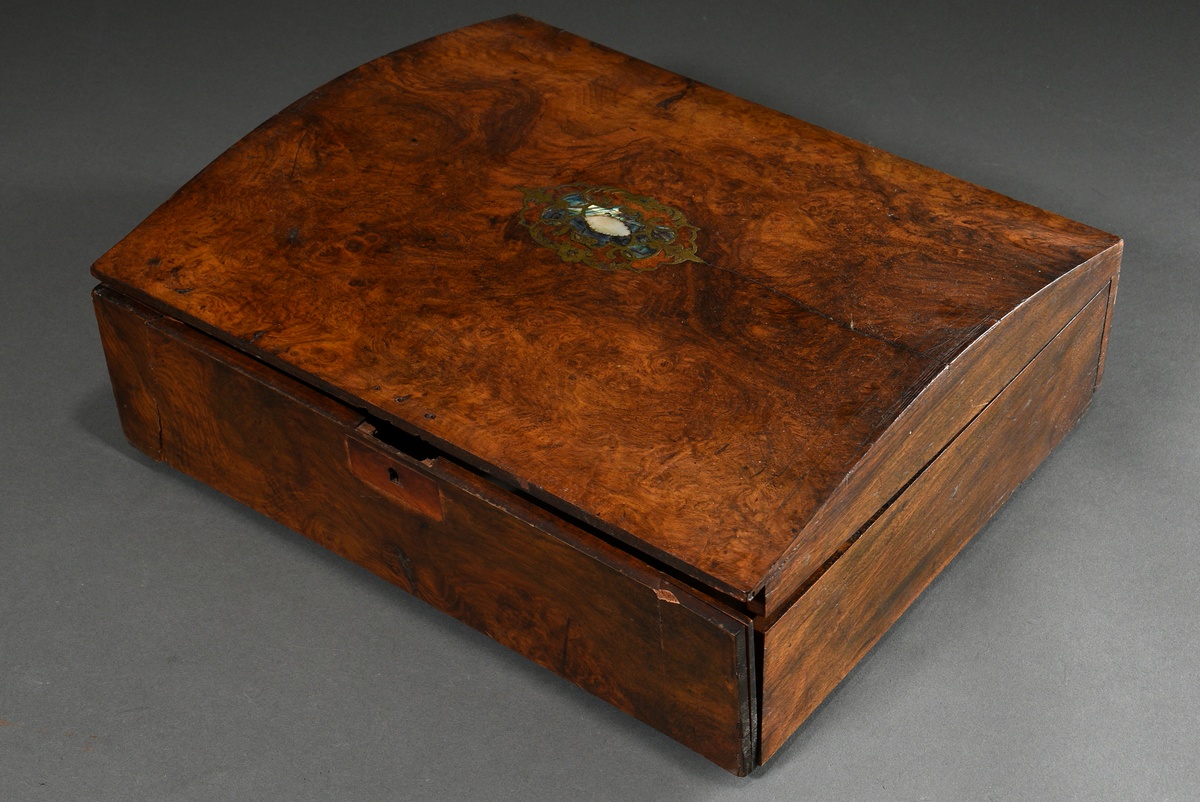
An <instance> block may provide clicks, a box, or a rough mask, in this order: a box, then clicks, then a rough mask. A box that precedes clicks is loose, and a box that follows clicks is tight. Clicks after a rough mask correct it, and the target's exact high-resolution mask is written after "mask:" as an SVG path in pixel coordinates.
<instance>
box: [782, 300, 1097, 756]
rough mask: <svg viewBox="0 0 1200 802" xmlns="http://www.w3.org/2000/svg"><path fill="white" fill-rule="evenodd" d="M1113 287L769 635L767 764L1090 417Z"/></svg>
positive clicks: (898, 500) (1064, 331) (1089, 305)
mask: <svg viewBox="0 0 1200 802" xmlns="http://www.w3.org/2000/svg"><path fill="white" fill-rule="evenodd" d="M1108 302H1109V289H1108V287H1104V288H1102V289H1101V290H1100V291H1099V292H1098V293H1097V294H1096V296H1095V298H1094V299H1092V300H1091V302H1090V303H1088V305H1087V306H1086V307H1085V308H1084V310H1083V311H1082V312H1080V313H1079V315H1078V316H1077V317H1075V319H1074V320H1072V321H1071V323H1070V324H1069V325H1068V326H1067V327H1066V328H1065V329H1064V330H1063V331H1062V333H1060V334H1059V335H1058V336H1057V337H1056V338H1055V339H1054V340H1053V341H1052V342H1051V343H1050V344H1049V345H1048V346H1047V347H1046V348H1045V349H1044V350H1043V351H1042V352H1041V353H1040V354H1038V356H1037V358H1036V359H1034V360H1033V362H1032V363H1031V364H1030V365H1029V366H1028V367H1027V368H1026V369H1025V370H1024V371H1022V372H1021V374H1020V375H1019V376H1018V377H1017V378H1016V379H1015V380H1014V381H1013V382H1012V383H1011V384H1010V385H1009V386H1008V387H1007V388H1005V389H1004V391H1003V392H1002V393H1001V394H1000V395H999V397H998V398H997V399H996V400H995V401H994V402H993V403H991V404H990V405H989V406H988V407H987V409H986V410H984V412H983V413H982V414H980V415H979V417H978V418H976V419H975V421H973V422H972V423H971V425H970V426H968V427H967V429H966V430H965V431H964V432H963V433H962V434H961V435H959V437H958V438H956V439H955V441H954V442H953V443H951V444H950V446H949V447H948V448H947V449H946V450H945V452H944V453H943V454H941V455H940V456H939V457H938V459H937V460H936V461H935V462H934V463H933V464H932V465H931V466H930V467H929V468H928V469H927V470H926V471H924V472H923V473H922V474H921V475H920V476H919V477H918V478H917V479H916V480H915V481H914V482H913V483H912V484H911V485H910V486H909V487H908V488H907V489H906V490H905V491H904V493H903V494H902V495H901V496H900V497H899V498H898V499H897V500H896V501H895V502H894V503H893V504H891V506H889V507H888V508H887V509H886V510H884V511H883V513H882V515H880V516H879V518H878V519H877V520H876V521H875V522H874V523H873V524H872V525H871V526H870V527H869V528H868V529H867V530H866V531H865V532H864V533H863V534H862V536H861V537H859V538H858V540H857V541H855V542H854V543H853V545H851V546H850V548H849V549H848V550H847V551H846V553H845V554H844V555H842V556H841V558H839V559H838V560H837V561H836V562H835V563H834V564H833V565H832V567H830V568H829V570H828V571H826V572H825V574H824V575H822V576H821V577H820V578H819V579H818V580H817V581H816V583H815V584H813V585H812V587H811V588H809V589H808V590H807V591H806V592H805V593H804V594H803V595H802V596H801V597H800V598H799V599H798V600H797V601H796V603H795V604H793V605H792V606H791V607H790V608H788V609H787V610H786V612H784V613H783V614H782V616H781V617H780V618H779V619H778V620H777V621H775V622H774V623H773V624H772V625H771V626H770V627H769V628H768V629H767V630H766V631H765V632H764V633H763V636H762V637H763V655H764V656H763V669H762V670H763V675H762V686H761V687H762V705H763V710H762V743H761V749H762V759H763V760H766V759H768V758H770V757H771V755H773V754H774V753H775V752H776V750H778V749H779V747H780V746H782V745H783V743H784V742H785V741H786V740H787V738H788V736H790V735H791V733H792V732H793V731H794V730H795V729H796V727H798V726H799V725H800V723H801V722H803V720H804V719H805V718H806V717H807V716H808V715H809V713H811V712H812V711H813V710H814V709H815V708H816V706H817V705H818V704H819V703H820V702H821V700H822V699H824V698H825V696H826V695H827V694H828V693H829V692H830V691H832V690H833V688H834V687H835V686H836V685H837V684H838V683H839V682H840V681H841V680H842V678H843V677H844V676H845V675H846V674H847V673H848V672H849V670H850V669H851V668H852V667H853V666H854V664H855V663H857V662H858V661H859V660H860V659H861V658H862V657H863V655H865V654H866V653H867V651H868V650H869V649H870V648H871V646H872V645H873V644H874V643H875V642H876V641H877V640H878V639H879V637H880V636H881V635H882V634H883V633H884V632H885V631H886V630H887V629H888V627H890V626H891V625H892V624H893V623H894V622H895V620H896V619H897V618H898V617H899V616H900V614H901V613H903V612H904V610H905V609H907V608H908V606H909V605H910V604H911V603H912V602H913V600H914V599H916V597H917V595H918V594H919V593H920V592H921V591H922V590H923V589H924V588H925V587H926V586H927V585H928V584H929V582H930V581H932V580H933V578H934V577H935V576H936V575H937V574H938V573H939V572H940V571H941V570H942V568H943V567H944V566H945V565H946V564H947V563H948V562H949V561H950V560H951V559H952V558H953V557H954V555H955V554H957V553H958V551H959V549H960V548H961V547H962V546H963V545H964V544H965V543H966V542H967V541H968V540H969V539H970V538H971V536H972V535H973V534H974V533H975V532H976V531H978V530H979V528H980V527H981V526H982V525H983V524H984V523H985V522H986V521H987V520H988V519H989V518H990V517H991V516H992V514H993V513H994V512H995V511H996V510H997V509H998V508H999V507H1000V505H1001V504H1002V503H1003V502H1004V501H1005V500H1006V499H1007V498H1008V496H1009V495H1010V494H1011V493H1012V491H1013V490H1014V489H1015V488H1016V487H1017V485H1018V484H1020V483H1021V482H1022V481H1024V479H1025V478H1026V477H1027V476H1028V475H1029V474H1030V473H1031V472H1032V471H1033V469H1034V468H1036V467H1037V465H1038V464H1039V463H1040V462H1041V461H1042V460H1043V459H1044V458H1045V457H1046V455H1047V454H1049V453H1050V450H1051V449H1052V448H1053V447H1054V446H1055V445H1056V444H1057V443H1058V442H1059V440H1061V439H1062V437H1063V436H1064V435H1066V433H1067V432H1068V431H1069V430H1070V429H1071V427H1072V426H1073V425H1074V424H1075V422H1076V421H1077V420H1078V419H1079V417H1080V416H1081V415H1082V414H1083V412H1084V410H1085V409H1086V408H1087V405H1088V402H1089V401H1090V400H1091V397H1092V392H1093V389H1094V387H1095V382H1096V378H1097V375H1098V372H1099V363H1100V356H1101V341H1102V338H1103V332H1104V321H1105V318H1106V317H1107V314H1108Z"/></svg>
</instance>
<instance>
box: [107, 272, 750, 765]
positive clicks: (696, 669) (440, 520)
mask: <svg viewBox="0 0 1200 802" xmlns="http://www.w3.org/2000/svg"><path fill="white" fill-rule="evenodd" d="M96 300H97V306H98V308H99V309H100V310H101V314H102V315H103V316H105V317H117V318H120V319H129V316H130V315H134V314H135V313H134V311H133V310H135V309H136V305H135V304H131V302H128V301H127V300H125V299H122V298H121V297H120V296H119V295H116V294H114V293H111V292H109V291H106V290H103V289H101V290H100V291H99V292H98V293H97V299H96ZM137 324H138V326H140V328H141V330H142V331H143V332H144V333H145V335H146V336H145V337H144V338H143V339H142V340H138V341H135V342H134V346H133V347H132V348H130V347H117V346H112V347H109V348H108V349H107V350H108V353H109V354H110V362H112V361H113V360H114V359H116V360H117V364H118V369H115V370H113V371H112V376H113V378H114V381H115V382H117V383H118V384H120V383H122V382H125V381H126V379H125V378H124V377H125V376H127V375H129V376H134V377H135V379H134V381H135V383H138V384H139V387H138V388H135V389H136V391H137V392H138V393H139V394H141V395H143V396H145V395H149V396H153V398H154V400H155V409H156V410H157V415H158V418H159V420H158V424H157V425H158V428H160V430H161V457H160V458H161V459H163V460H164V461H166V462H168V463H169V464H171V465H173V466H175V467H177V468H179V469H180V470H182V471H184V472H186V473H188V474H191V475H192V476H194V477H196V478H198V479H200V480H201V481H203V482H205V483H207V484H209V485H211V486H213V487H215V488H217V489H219V490H221V491H223V492H225V493H227V494H228V495H230V496H232V497H234V498H236V499H238V500H239V501H242V502H244V503H246V504H248V505H250V506H252V507H254V508H255V509H257V510H259V511H261V512H263V513H265V514H267V515H269V516H271V517H272V518H274V519H276V520H278V521H280V522H282V523H284V524H286V525H288V526H290V527H292V528H293V529H295V530H297V531H299V532H301V533H303V534H305V535H307V536H308V537H310V538H312V539H313V540H315V541H317V542H318V543H321V544H322V545H324V546H326V547H328V548H330V549H332V550H333V551H335V552H337V553H339V554H341V555H342V556H344V557H346V558H347V559H350V560H352V561H354V562H356V563H358V564H360V565H363V566H365V567H366V568H368V569H369V570H371V571H372V572H374V573H375V574H377V575H379V576H381V577H383V578H384V579H387V580H388V581H390V582H392V583H394V584H396V585H398V586H400V587H402V588H404V589H405V590H407V591H409V592H411V593H412V594H414V595H415V596H417V597H419V598H421V599H423V600H424V601H426V602H428V603H429V604H431V605H433V606H434V607H437V608H438V609H440V610H443V611H445V612H447V613H449V614H451V615H453V616H454V617H456V618H458V619H459V620H461V621H464V622H465V623H467V624H469V625H470V626H472V627H474V628H475V629H477V630H479V631H481V632H483V633H485V634H487V635H488V636H490V637H492V638H493V639H495V640H497V641H499V642H500V643H502V644H504V645H506V646H508V647H510V648H512V649H513V650H515V651H517V652H519V653H521V654H523V655H525V656H526V657H528V658H530V659H532V660H534V661H536V662H538V663H540V664H541V665H543V666H545V667H547V668H549V669H551V670H552V671H554V672H555V673H557V674H560V675H561V676H563V677H566V678H567V679H570V680H571V681H573V682H575V683H576V684H578V685H579V686H581V687H583V688H585V689H586V690H588V691H591V692H592V693H594V694H596V695H597V696H599V697H601V698H603V699H605V700H606V701H609V702H611V703H612V704H614V705H615V706H617V707H618V708H620V709H622V710H625V711H626V712H629V713H631V714H633V715H635V716H637V717H638V718H640V719H642V720H643V721H646V722H647V723H649V724H651V725H652V726H654V727H656V728H658V729H660V730H662V731H663V732H665V733H666V734H668V735H670V736H671V737H673V738H675V739H676V740H678V741H680V742H681V743H683V744H684V745H686V746H688V747H690V748H692V749H694V750H696V751H697V752H699V753H700V754H702V755H704V756H705V757H707V758H709V759H710V760H712V761H714V762H715V763H717V764H719V765H721V766H723V767H724V768H726V769H728V770H730V771H733V772H736V773H745V772H746V771H748V770H749V769H750V768H751V766H752V765H753V758H754V748H755V736H756V722H755V702H754V691H753V682H754V680H753V673H754V668H753V654H752V649H751V648H750V644H749V641H750V638H749V629H748V627H749V623H748V622H747V621H746V620H745V619H742V618H740V617H739V616H737V615H736V614H734V613H732V612H730V611H727V610H724V609H722V608H720V607H719V606H718V605H717V604H716V603H714V602H711V601H709V600H705V599H702V598H700V597H699V596H697V595H696V594H695V593H693V592H691V591H689V590H688V589H686V588H684V587H682V586H680V585H678V584H676V583H673V582H671V581H670V580H669V579H668V578H667V577H666V576H665V575H662V574H661V573H659V572H657V571H655V570H653V569H651V568H649V567H647V566H645V565H643V564H641V563H640V562H638V561H636V560H635V559H633V558H632V557H631V556H629V555H626V554H624V553H622V552H620V551H618V550H616V549H615V548H613V547H611V546H609V545H607V544H605V543H603V542H601V541H598V540H595V539H593V538H591V537H590V536H589V535H587V534H586V533H583V532H581V531H579V530H577V529H574V528H573V527H571V526H570V524H568V523H566V522H563V521H561V520H558V519H555V518H554V517H552V516H551V515H550V514H549V513H547V512H545V511H543V510H541V509H539V508H538V507H536V506H534V505H532V504H530V503H528V502H526V501H524V500H523V499H521V498H519V497H516V496H515V495H513V494H512V493H509V492H507V491H506V490H504V489H503V488H501V487H498V486H496V485H493V484H492V483H490V482H488V481H486V480H485V479H483V478H482V477H479V476H477V475H475V474H473V473H471V472H469V471H467V470H465V469H464V468H462V467H460V466H458V465H456V464H454V463H451V462H448V461H446V460H445V459H443V458H430V459H427V460H424V461H419V460H417V459H414V458H413V457H410V456H408V455H406V454H404V453H401V452H400V451H397V450H395V449H393V448H391V447H389V446H387V445H385V444H384V443H382V442H380V441H378V440H376V439H375V438H373V437H371V436H370V434H369V430H365V429H363V428H360V427H359V423H360V422H361V416H360V415H358V414H357V413H356V412H355V411H354V410H351V409H349V408H347V407H345V406H343V405H341V404H339V403H337V402H334V401H332V400H330V399H328V398H327V397H325V396H323V395H321V394H320V393H317V392H316V391H314V390H312V389H310V388H308V387H305V386H304V385H301V384H299V383H298V382H296V381H295V380H293V379H290V378H289V377H286V376H283V375H282V374H280V373H278V372H277V371H275V370H273V369H271V368H269V367H266V366H264V365H262V364H260V363H258V362H256V361H254V360H252V359H250V358H249V357H246V356H245V355H243V354H240V353H238V352H236V351H234V350H233V349H231V348H229V347H227V346H224V345H222V344H220V343H217V342H216V341H215V340H213V339H212V338H210V337H208V336H207V335H204V334H201V333H199V332H196V331H195V330H193V329H190V328H188V327H186V326H183V325H182V324H179V323H177V322H175V321H172V320H169V319H167V318H159V319H157V320H155V319H153V315H152V314H151V315H147V316H145V317H142V318H138V320H137ZM130 326H133V324H132V323H131V324H130ZM110 329H111V327H110ZM114 355H115V356H114ZM121 360H124V361H121ZM130 360H132V361H133V362H136V363H138V364H140V365H141V366H142V368H143V369H139V370H137V371H128V370H124V369H122V368H121V366H122V365H125V364H126V362H128V361H130ZM137 377H140V378H137ZM128 391H129V388H120V387H119V388H118V391H117V392H118V397H120V396H121V394H122V393H123V392H128ZM135 445H139V446H140V444H139V443H135ZM152 456H156V457H157V456H159V455H157V454H152ZM372 472H377V473H378V475H373V473H372ZM404 485H407V487H404ZM393 488H394V489H393Z"/></svg>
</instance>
